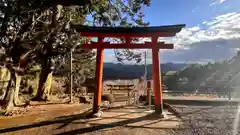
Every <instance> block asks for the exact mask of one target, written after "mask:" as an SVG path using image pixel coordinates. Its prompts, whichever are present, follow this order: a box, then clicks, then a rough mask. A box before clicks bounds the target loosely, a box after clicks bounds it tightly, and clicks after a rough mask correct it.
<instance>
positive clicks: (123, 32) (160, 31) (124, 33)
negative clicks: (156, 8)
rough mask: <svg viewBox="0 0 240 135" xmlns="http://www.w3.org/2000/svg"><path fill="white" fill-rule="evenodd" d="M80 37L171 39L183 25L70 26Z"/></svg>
mask: <svg viewBox="0 0 240 135" xmlns="http://www.w3.org/2000/svg"><path fill="white" fill-rule="evenodd" d="M71 27H72V28H74V29H76V30H77V31H78V32H81V35H82V36H91V37H173V36H175V35H176V33H178V32H180V31H181V29H182V28H184V27H185V24H179V25H167V26H154V27H131V28H130V27H89V26H83V25H71Z"/></svg>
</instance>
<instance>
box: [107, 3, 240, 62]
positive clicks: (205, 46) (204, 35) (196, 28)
mask: <svg viewBox="0 0 240 135" xmlns="http://www.w3.org/2000/svg"><path fill="white" fill-rule="evenodd" d="M239 5H240V0H151V6H150V7H144V9H143V11H144V13H145V17H144V20H145V21H148V22H150V25H151V26H160V25H172V24H186V28H184V29H183V30H182V31H181V32H180V33H179V34H178V35H177V36H176V37H174V38H171V39H168V40H167V41H166V42H170V43H174V44H175V49H174V50H163V51H161V52H160V53H161V62H208V61H215V60H222V59H228V58H230V57H232V56H233V55H234V54H235V53H236V51H237V50H238V48H240V8H239ZM105 54H106V55H105V62H116V59H114V56H113V53H112V50H106V51H105ZM148 54H149V56H148V62H149V63H151V51H150V50H149V53H148Z"/></svg>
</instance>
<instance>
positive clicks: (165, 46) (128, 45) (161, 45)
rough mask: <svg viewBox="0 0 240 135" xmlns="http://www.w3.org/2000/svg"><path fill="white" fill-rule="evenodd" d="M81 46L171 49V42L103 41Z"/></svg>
mask: <svg viewBox="0 0 240 135" xmlns="http://www.w3.org/2000/svg"><path fill="white" fill-rule="evenodd" d="M81 47H82V48H86V49H96V48H97V49H99V48H104V49H124V48H128V49H152V48H159V49H173V44H164V43H162V42H161V43H157V44H153V43H151V42H146V43H144V44H131V43H123V44H111V43H110V42H104V43H97V42H94V43H91V44H82V45H81Z"/></svg>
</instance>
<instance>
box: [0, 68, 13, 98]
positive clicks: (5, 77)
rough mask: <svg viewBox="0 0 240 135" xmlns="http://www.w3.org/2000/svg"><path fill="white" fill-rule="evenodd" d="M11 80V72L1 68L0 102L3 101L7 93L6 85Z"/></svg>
mask: <svg viewBox="0 0 240 135" xmlns="http://www.w3.org/2000/svg"><path fill="white" fill-rule="evenodd" d="M10 79H11V72H10V71H9V70H8V69H7V68H5V67H2V68H1V69H0V100H3V99H4V97H5V94H6V92H7V87H8V83H9V81H10Z"/></svg>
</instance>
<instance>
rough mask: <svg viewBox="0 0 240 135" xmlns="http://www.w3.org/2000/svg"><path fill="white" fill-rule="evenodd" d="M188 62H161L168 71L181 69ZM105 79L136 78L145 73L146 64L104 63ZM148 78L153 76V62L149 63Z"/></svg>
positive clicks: (162, 69) (163, 68) (163, 71)
mask: <svg viewBox="0 0 240 135" xmlns="http://www.w3.org/2000/svg"><path fill="white" fill-rule="evenodd" d="M186 65H187V64H183V63H180V64H178V63H164V64H161V65H160V67H161V72H162V73H166V72H168V71H180V70H181V69H182V68H183V67H185V66H186ZM103 70H104V71H103V77H104V79H134V78H139V77H140V76H143V75H144V72H145V66H144V65H124V64H119V63H118V64H114V63H104V69H103ZM147 71H148V72H147V74H148V78H149V79H150V78H152V64H150V65H147Z"/></svg>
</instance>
